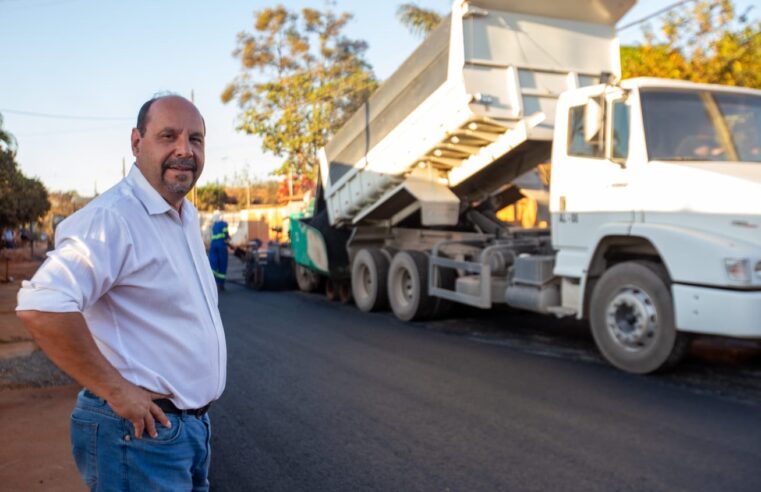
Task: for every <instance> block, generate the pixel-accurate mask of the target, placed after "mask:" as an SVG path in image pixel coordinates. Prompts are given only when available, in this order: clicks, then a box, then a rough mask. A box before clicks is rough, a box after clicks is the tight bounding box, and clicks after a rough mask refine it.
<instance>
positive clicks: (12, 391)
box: [0, 249, 86, 492]
mask: <svg viewBox="0 0 761 492" xmlns="http://www.w3.org/2000/svg"><path fill="white" fill-rule="evenodd" d="M37 252H38V254H41V252H42V249H38V251H37ZM30 256H31V255H30V254H29V250H28V249H24V250H13V251H7V250H6V251H0V416H2V418H0V436H2V437H3V445H2V446H0V491H9V492H10V491H21V490H23V491H38V490H40V491H42V490H44V491H66V492H68V491H78V490H86V487H85V486H84V484H83V483H82V481H81V479H80V478H79V474H78V472H77V470H76V467H75V465H74V459H73V458H72V456H71V449H70V445H69V415H70V414H71V410H72V408H73V407H74V401H75V399H76V394H77V392H78V391H79V387H78V385H76V384H74V383H73V382H72V381H71V380H70V379H69V378H68V377H66V376H65V375H64V374H63V373H61V372H60V371H59V370H58V369H56V368H55V366H53V364H52V363H50V361H49V360H48V359H47V357H45V355H44V354H43V353H42V352H41V351H40V350H39V349H38V348H37V346H36V344H35V343H34V341H33V340H32V338H31V336H30V335H29V333H28V332H27V331H26V330H25V329H24V327H23V326H22V324H21V323H20V322H19V320H18V318H17V317H16V315H15V313H14V309H15V307H16V293H17V292H18V289H19V288H20V287H21V281H22V280H24V279H28V278H30V277H31V276H32V274H33V273H34V271H35V270H36V269H37V267H38V266H39V264H40V260H39V259H35V260H32V259H31V258H30Z"/></svg>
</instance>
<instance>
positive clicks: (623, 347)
mask: <svg viewBox="0 0 761 492" xmlns="http://www.w3.org/2000/svg"><path fill="white" fill-rule="evenodd" d="M590 324H591V326H592V335H593V336H594V339H595V343H596V344H597V347H598V349H599V350H600V352H602V355H603V356H604V357H605V359H607V360H608V362H610V363H611V364H613V365H614V366H616V367H618V368H619V369H622V370H624V371H627V372H631V373H635V374H647V373H650V372H654V371H659V370H666V369H668V368H670V367H673V366H674V365H676V364H677V363H678V362H679V361H680V360H681V359H682V358H683V357H684V355H685V354H686V353H687V350H688V349H689V343H690V339H689V337H688V336H687V335H686V334H684V333H679V332H678V331H677V330H676V325H675V322H674V308H673V301H672V298H671V288H670V280H669V277H668V273H667V272H666V269H665V268H664V267H663V266H662V265H660V264H657V263H652V262H647V261H629V262H625V263H620V264H618V265H615V266H613V267H612V268H610V269H609V270H607V271H606V272H605V273H604V274H603V275H602V277H601V278H600V281H599V282H598V283H597V285H596V286H595V288H594V291H593V292H592V302H591V307H590Z"/></svg>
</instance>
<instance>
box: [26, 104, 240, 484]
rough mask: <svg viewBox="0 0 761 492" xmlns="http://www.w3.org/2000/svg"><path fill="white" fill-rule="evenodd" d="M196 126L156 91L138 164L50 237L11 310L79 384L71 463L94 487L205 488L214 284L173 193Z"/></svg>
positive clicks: (197, 149) (195, 164)
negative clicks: (48, 249) (45, 253)
mask: <svg viewBox="0 0 761 492" xmlns="http://www.w3.org/2000/svg"><path fill="white" fill-rule="evenodd" d="M205 133H206V129H205V124H204V121H203V118H202V117H201V114H200V113H199V112H198V110H197V109H196V107H195V106H194V105H193V104H192V103H191V102H190V101H188V100H186V99H184V98H182V97H179V96H160V97H156V98H154V99H151V100H150V101H148V102H146V103H145V104H144V105H143V107H142V108H141V109H140V112H139V114H138V120H137V128H134V129H133V130H132V138H131V140H132V152H133V154H134V156H135V164H134V165H133V167H132V169H131V170H130V172H129V175H128V176H127V177H126V178H124V179H123V180H122V181H121V182H119V183H118V184H117V185H116V186H114V187H113V188H111V189H109V190H108V191H106V192H105V193H103V194H102V195H100V196H99V197H98V198H96V199H95V200H93V201H92V202H90V204H88V205H87V206H86V207H85V208H83V209H82V210H80V211H78V212H77V213H75V214H74V215H72V216H71V217H69V218H68V219H66V220H65V221H64V222H62V223H61V224H60V225H59V226H58V229H57V231H56V249H55V250H54V251H52V252H50V253H49V254H48V259H47V261H46V262H45V263H44V264H43V265H42V266H41V267H40V269H39V270H38V271H37V273H36V274H35V275H34V277H33V278H32V280H31V281H29V282H25V283H24V284H23V285H22V288H21V290H20V291H19V294H18V307H17V308H16V309H17V314H18V316H19V317H20V318H21V319H22V321H23V322H24V324H25V325H26V327H27V328H28V329H29V331H30V332H31V333H32V335H33V336H34V338H35V340H36V341H37V343H38V344H39V346H40V347H41V348H42V350H44V351H45V353H46V354H47V355H48V356H49V357H50V359H51V360H52V361H53V362H55V363H56V364H57V365H58V366H59V367H60V368H61V369H63V370H64V371H65V372H67V373H68V374H69V375H71V376H72V377H73V378H74V379H75V380H77V381H78V382H79V383H80V384H82V385H83V386H84V388H85V389H83V391H82V392H81V393H80V394H79V397H78V399H77V405H76V407H75V409H74V412H73V414H72V420H71V433H72V447H73V452H74V458H75V461H76V462H77V466H78V468H79V470H80V473H81V474H82V477H83V479H84V480H85V482H86V483H87V485H88V486H89V487H90V488H91V489H92V490H126V489H129V490H191V489H192V490H207V489H208V478H207V476H208V467H209V457H210V449H209V442H210V427H209V417H208V414H207V410H208V406H209V404H210V403H211V402H213V401H214V400H216V399H217V398H219V396H220V395H221V393H222V391H223V389H224V386H225V378H226V370H225V369H226V358H227V352H226V347H225V338H224V332H223V330H222V322H221V320H220V316H219V310H218V308H217V302H218V299H217V290H216V285H215V283H214V277H213V276H212V273H211V269H210V268H209V263H208V261H207V260H206V254H205V251H204V247H203V243H202V241H201V235H200V227H199V223H198V215H197V212H196V210H195V208H194V207H193V206H192V204H191V203H190V202H189V201H187V200H186V199H185V198H184V197H185V195H186V194H187V193H188V191H190V189H191V188H192V187H193V185H194V184H195V182H196V180H197V179H198V177H199V176H200V174H201V171H202V170H203V165H204V139H205Z"/></svg>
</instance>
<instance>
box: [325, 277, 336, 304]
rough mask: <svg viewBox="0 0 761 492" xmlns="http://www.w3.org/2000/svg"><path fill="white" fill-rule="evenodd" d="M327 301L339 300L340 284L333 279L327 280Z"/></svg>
mask: <svg viewBox="0 0 761 492" xmlns="http://www.w3.org/2000/svg"><path fill="white" fill-rule="evenodd" d="M325 299H327V300H329V301H330V302H333V301H335V300H336V299H338V284H337V283H336V281H335V280H333V279H332V278H326V279H325Z"/></svg>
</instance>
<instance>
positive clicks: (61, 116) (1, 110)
mask: <svg viewBox="0 0 761 492" xmlns="http://www.w3.org/2000/svg"><path fill="white" fill-rule="evenodd" d="M0 113H8V114H17V115H21V116H33V117H37V118H57V119H61V120H96V121H129V120H131V119H132V118H126V117H108V116H75V115H69V114H50V113H37V112H34V111H19V110H15V109H4V108H0Z"/></svg>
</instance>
